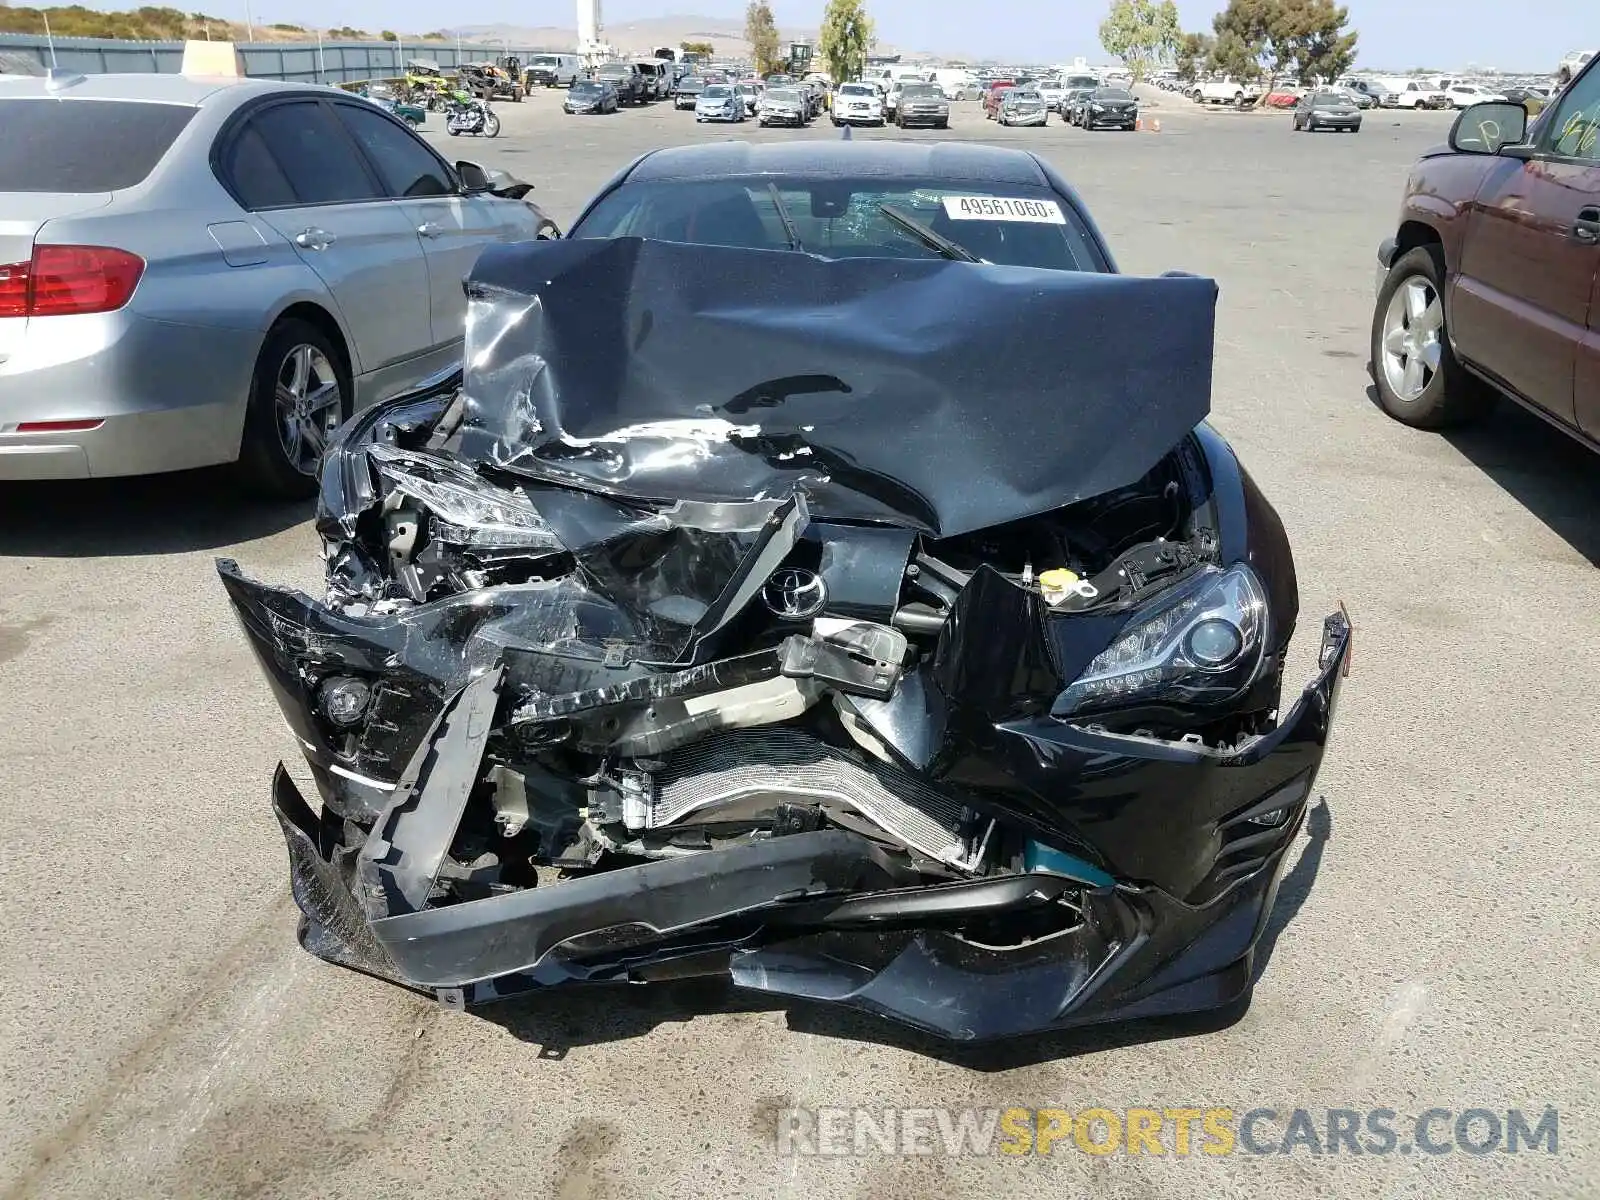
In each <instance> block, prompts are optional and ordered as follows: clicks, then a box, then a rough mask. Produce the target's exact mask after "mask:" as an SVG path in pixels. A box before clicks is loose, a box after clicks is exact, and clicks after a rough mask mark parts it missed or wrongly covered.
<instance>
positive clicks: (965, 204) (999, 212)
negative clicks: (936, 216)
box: [944, 196, 1067, 225]
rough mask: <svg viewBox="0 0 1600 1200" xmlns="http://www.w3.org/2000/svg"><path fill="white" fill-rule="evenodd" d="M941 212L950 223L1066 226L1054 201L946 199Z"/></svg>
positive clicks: (956, 197) (989, 197)
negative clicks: (972, 222)
mask: <svg viewBox="0 0 1600 1200" xmlns="http://www.w3.org/2000/svg"><path fill="white" fill-rule="evenodd" d="M944 211H945V213H946V215H948V216H949V218H950V219H951V220H952V221H1032V222H1033V223H1034V224H1036V225H1065V224H1066V223H1067V218H1066V217H1065V216H1064V215H1063V214H1062V212H1061V206H1060V205H1059V204H1057V203H1056V202H1055V201H1054V200H1022V199H1012V198H1010V197H1007V196H946V197H945V198H944Z"/></svg>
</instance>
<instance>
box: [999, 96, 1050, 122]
mask: <svg viewBox="0 0 1600 1200" xmlns="http://www.w3.org/2000/svg"><path fill="white" fill-rule="evenodd" d="M995 120H996V122H998V123H999V124H1001V125H1048V124H1049V123H1050V110H1049V109H1048V108H1047V107H1045V102H1044V97H1043V96H1041V95H1040V94H1039V93H1038V92H1036V91H1034V90H1033V89H1032V88H1025V87H1014V88H1012V89H1011V90H1010V91H1008V92H1006V94H1005V97H1004V98H1003V99H1002V100H1001V101H1000V111H999V112H998V113H997V114H996V116H995Z"/></svg>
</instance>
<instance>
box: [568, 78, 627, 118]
mask: <svg viewBox="0 0 1600 1200" xmlns="http://www.w3.org/2000/svg"><path fill="white" fill-rule="evenodd" d="M561 107H562V110H563V111H565V112H569V113H614V112H616V111H618V110H619V109H620V108H621V107H622V101H621V100H619V99H618V98H617V89H616V88H615V87H613V86H612V85H611V84H610V83H609V82H608V81H606V80H604V79H580V80H578V82H577V83H574V84H573V85H572V86H571V87H570V88H569V89H568V90H567V95H566V99H564V100H563V101H562V102H561Z"/></svg>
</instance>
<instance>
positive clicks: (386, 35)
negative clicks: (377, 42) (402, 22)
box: [378, 29, 400, 42]
mask: <svg viewBox="0 0 1600 1200" xmlns="http://www.w3.org/2000/svg"><path fill="white" fill-rule="evenodd" d="M378 37H379V38H380V39H381V40H383V41H385V42H398V41H399V40H400V35H399V34H397V33H395V31H394V30H392V29H385V30H384V31H383V32H382V33H380V34H378Z"/></svg>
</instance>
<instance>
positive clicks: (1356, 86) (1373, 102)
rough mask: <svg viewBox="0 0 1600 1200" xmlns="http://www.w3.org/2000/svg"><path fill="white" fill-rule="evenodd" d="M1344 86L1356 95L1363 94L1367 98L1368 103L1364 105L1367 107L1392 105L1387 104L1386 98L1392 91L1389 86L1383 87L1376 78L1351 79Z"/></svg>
mask: <svg viewBox="0 0 1600 1200" xmlns="http://www.w3.org/2000/svg"><path fill="white" fill-rule="evenodd" d="M1345 86H1347V87H1348V88H1349V89H1350V90H1351V91H1352V92H1354V93H1355V94H1356V95H1357V96H1365V97H1366V98H1367V100H1368V101H1369V102H1370V103H1369V104H1367V105H1366V106H1365V107H1368V108H1387V107H1392V106H1391V105H1390V104H1388V99H1389V97H1390V96H1392V95H1393V94H1394V93H1393V92H1392V91H1391V90H1390V89H1389V88H1387V87H1385V86H1384V85H1383V83H1382V82H1380V81H1379V80H1376V79H1352V80H1350V82H1349V83H1348V84H1346V85H1345Z"/></svg>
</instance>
